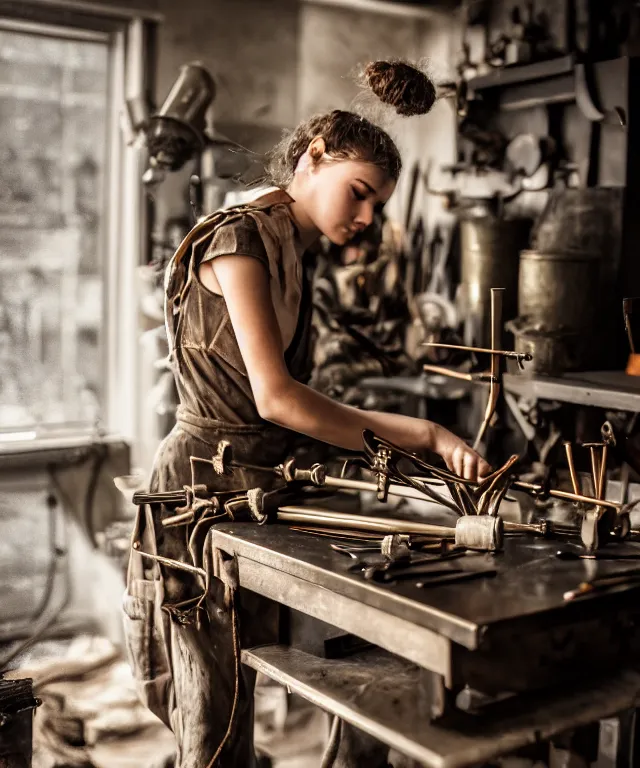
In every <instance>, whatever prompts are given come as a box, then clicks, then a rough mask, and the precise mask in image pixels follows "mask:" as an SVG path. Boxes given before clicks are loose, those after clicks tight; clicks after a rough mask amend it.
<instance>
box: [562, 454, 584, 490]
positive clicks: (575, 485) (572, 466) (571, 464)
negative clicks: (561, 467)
mask: <svg viewBox="0 0 640 768" xmlns="http://www.w3.org/2000/svg"><path fill="white" fill-rule="evenodd" d="M564 450H565V452H566V454H567V463H568V464H569V474H570V475H571V485H572V486H573V492H574V493H578V494H580V493H582V489H581V488H580V480H579V479H578V473H577V472H576V465H575V464H574V462H573V446H572V445H571V443H565V444H564Z"/></svg>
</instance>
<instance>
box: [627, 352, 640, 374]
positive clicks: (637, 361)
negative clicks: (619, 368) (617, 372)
mask: <svg viewBox="0 0 640 768" xmlns="http://www.w3.org/2000/svg"><path fill="white" fill-rule="evenodd" d="M626 374H627V376H640V354H634V353H632V354H630V355H629V360H628V361H627V370H626Z"/></svg>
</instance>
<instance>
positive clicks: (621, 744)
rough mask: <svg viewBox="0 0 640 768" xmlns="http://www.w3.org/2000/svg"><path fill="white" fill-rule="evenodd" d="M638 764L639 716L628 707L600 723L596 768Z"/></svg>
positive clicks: (639, 763) (625, 766)
mask: <svg viewBox="0 0 640 768" xmlns="http://www.w3.org/2000/svg"><path fill="white" fill-rule="evenodd" d="M634 766H640V716H639V713H638V710H637V709H629V710H627V711H625V712H622V713H621V714H620V715H619V716H618V717H611V718H607V719H606V720H602V721H601V723H600V753H599V756H598V768H634Z"/></svg>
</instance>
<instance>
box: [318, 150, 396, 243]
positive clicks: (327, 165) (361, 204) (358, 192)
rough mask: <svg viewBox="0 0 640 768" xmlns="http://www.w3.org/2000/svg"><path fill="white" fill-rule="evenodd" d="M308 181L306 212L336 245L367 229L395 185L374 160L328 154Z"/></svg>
mask: <svg viewBox="0 0 640 768" xmlns="http://www.w3.org/2000/svg"><path fill="white" fill-rule="evenodd" d="M306 185H307V190H306V192H307V194H306V205H305V207H306V209H307V213H308V215H309V217H310V218H311V220H312V221H313V223H314V225H315V226H316V227H317V228H318V229H319V230H320V232H322V234H323V235H325V236H326V237H328V238H329V240H331V242H332V243H335V244H336V245H344V244H345V243H347V242H349V240H351V238H352V237H353V236H354V235H356V234H357V233H358V232H361V231H362V230H363V229H366V228H367V227H368V226H369V225H370V224H371V222H372V221H373V218H374V214H375V212H376V211H378V210H380V209H381V208H382V206H383V205H384V204H385V203H386V202H387V200H388V199H389V198H390V197H391V195H392V194H393V191H394V189H395V186H396V184H395V181H393V180H392V179H390V178H389V177H388V176H387V175H386V174H385V172H384V171H383V170H382V169H381V168H378V167H377V166H375V165H373V164H372V163H367V162H362V161H358V160H342V159H335V160H334V159H332V158H327V157H326V156H324V157H323V158H322V159H321V160H320V161H319V162H317V163H316V164H315V165H314V167H313V169H312V171H311V173H310V174H309V176H308V178H307V180H306Z"/></svg>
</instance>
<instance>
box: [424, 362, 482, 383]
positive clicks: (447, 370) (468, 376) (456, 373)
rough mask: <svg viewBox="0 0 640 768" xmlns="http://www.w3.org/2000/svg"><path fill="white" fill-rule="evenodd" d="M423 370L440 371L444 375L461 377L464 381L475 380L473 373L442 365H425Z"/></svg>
mask: <svg viewBox="0 0 640 768" xmlns="http://www.w3.org/2000/svg"><path fill="white" fill-rule="evenodd" d="M422 370H423V371H426V372H427V373H440V374H442V375H443V376H449V377H450V378H452V379H461V380H462V381H473V375H472V374H471V373H463V372H462V371H452V370H451V369H450V368H443V367H442V366H440V365H423V366H422Z"/></svg>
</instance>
